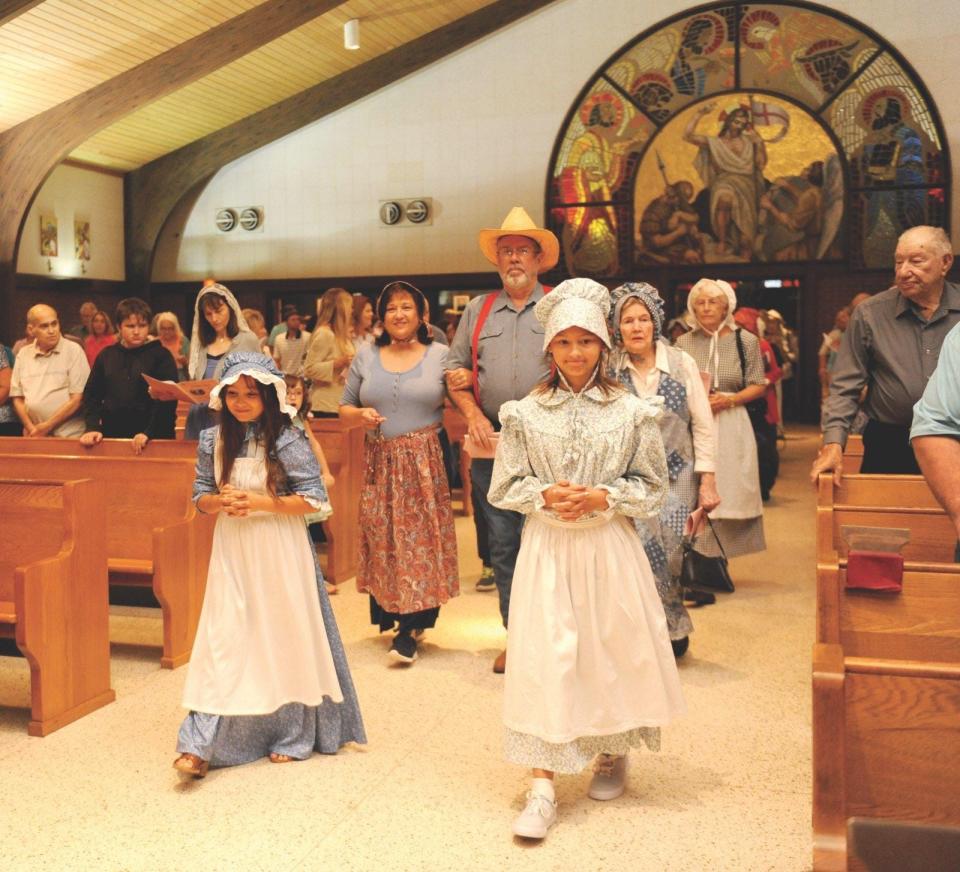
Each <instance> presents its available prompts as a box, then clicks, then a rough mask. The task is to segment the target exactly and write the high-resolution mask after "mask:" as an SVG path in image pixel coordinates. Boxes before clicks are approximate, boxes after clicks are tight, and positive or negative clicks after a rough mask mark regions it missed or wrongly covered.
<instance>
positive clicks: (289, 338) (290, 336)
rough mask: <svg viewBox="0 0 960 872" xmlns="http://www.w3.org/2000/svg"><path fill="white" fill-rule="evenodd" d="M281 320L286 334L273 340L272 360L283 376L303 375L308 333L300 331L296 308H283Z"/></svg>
mask: <svg viewBox="0 0 960 872" xmlns="http://www.w3.org/2000/svg"><path fill="white" fill-rule="evenodd" d="M283 320H284V321H286V324H287V329H286V332H284V333H280V334H278V335H277V336H276V337H275V339H274V340H273V359H274V360H275V361H276V362H277V366H278V367H279V368H280V371H281V372H282V373H283V374H284V375H303V362H304V360H305V359H306V357H307V346H308V345H309V344H310V333H309V331H307V330H304V329H302V327H301V323H300V315H299V314H297V307H296V306H292V305H286V306H284V307H283Z"/></svg>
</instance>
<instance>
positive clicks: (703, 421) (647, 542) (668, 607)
mask: <svg viewBox="0 0 960 872" xmlns="http://www.w3.org/2000/svg"><path fill="white" fill-rule="evenodd" d="M610 298H611V302H612V303H613V309H612V311H611V316H610V328H611V333H612V334H613V339H614V343H615V348H614V351H613V352H612V354H611V356H610V370H611V375H613V377H614V378H616V379H617V380H618V381H619V382H620V383H621V384H622V385H623V386H624V387H625V388H626V389H627V390H628V391H630V392H631V393H633V394H635V395H636V396H638V397H645V398H649V397H658V398H659V400H660V402H662V404H663V413H662V415H661V417H660V421H659V424H660V435H661V436H662V437H663V446H664V449H665V450H666V454H667V473H668V476H669V480H670V482H669V489H668V492H667V498H666V500H665V501H664V504H663V507H662V508H661V510H660V514H659V515H656V516H653V517H649V518H634V525H635V526H636V528H637V532H638V533H639V534H640V538H641V540H642V541H643V549H644V551H645V552H646V554H647V559H648V560H649V561H650V568H651V569H652V570H653V575H654V578H655V579H656V582H657V593H659V594H660V601H661V602H662V603H663V610H664V612H666V615H667V629H668V630H669V632H670V643H671V645H672V646H673V653H674V654H675V655H676V656H677V657H682V656H683V655H684V654H685V653H686V650H687V647H688V645H689V642H690V639H689V636H690V633H691V632H693V623H692V622H691V621H690V615H689V614H688V613H687V610H686V609H685V608H684V606H683V592H682V590H681V588H680V552H681V548H680V543H681V539H682V537H683V531H684V526H685V524H686V522H687V517H688V516H689V514H690V512H691V511H693V509H695V508H696V507H697V506H698V505H699V506H701V507H702V508H704V509H705V510H706V511H708V512H710V511H713V509H715V508H716V507H717V506H718V505H720V496H719V494H718V493H717V486H716V476H715V475H714V470H715V468H716V467H715V466H714V455H713V415H712V414H711V412H710V401H709V399H708V398H707V391H706V388H705V387H704V385H703V380H702V379H701V377H700V372H699V369H698V368H697V363H696V361H695V360H694V359H693V358H692V357H690V355H689V354H687V353H686V352H685V351H681V350H680V349H679V348H673V347H671V346H670V345H668V344H667V343H666V342H665V341H661V340H662V339H663V334H662V330H663V300H662V299H661V297H660V293H659V292H658V291H657V289H656V288H654V287H653V286H652V285H648V284H647V283H646V282H628V283H627V284H625V285H620V287H619V288H615V289H614V290H613V291H612V292H611V294H610Z"/></svg>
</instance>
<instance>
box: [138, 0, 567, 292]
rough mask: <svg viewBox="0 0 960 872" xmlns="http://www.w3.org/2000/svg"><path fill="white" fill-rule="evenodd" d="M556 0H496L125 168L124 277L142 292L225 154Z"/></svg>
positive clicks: (266, 139) (268, 138)
mask: <svg viewBox="0 0 960 872" xmlns="http://www.w3.org/2000/svg"><path fill="white" fill-rule="evenodd" d="M553 2H555V0H497V2H494V3H491V4H490V5H489V6H486V7H484V8H483V9H479V10H477V11H476V12H473V13H470V14H469V15H465V16H464V17H462V18H459V19H457V20H456V21H453V22H451V23H450V24H447V25H444V26H443V27H440V28H437V29H436V30H433V31H431V32H430V33H427V34H424V35H423V36H421V37H418V38H417V39H414V40H412V41H410V42H408V43H406V44H404V45H401V46H398V47H397V48H395V49H393V50H392V51H389V52H386V53H385V54H382V55H380V56H379V57H377V58H374V59H373V60H370V61H367V62H366V63H363V64H361V65H360V66H357V67H355V68H354V69H352V70H348V71H347V72H344V73H341V74H339V75H337V76H334V77H333V78H330V79H327V80H326V81H324V82H321V83H320V84H318V85H315V86H313V87H311V88H308V89H306V90H304V91H301V92H299V93H298V94H294V95H293V96H292V97H288V98H287V99H286V100H281V101H280V102H279V103H275V104H274V105H272V106H268V107H267V108H266V109H262V110H260V111H259V112H256V113H254V114H253V115H250V116H248V117H247V118H244V119H241V120H240V121H238V122H236V123H234V124H231V125H229V126H228V127H224V128H223V129H221V130H218V131H216V132H214V133H211V134H209V135H208V136H205V137H203V138H202V139H198V140H196V141H195V142H192V143H190V144H189V145H185V146H183V147H182V148H179V149H177V150H176V151H173V152H171V153H170V154H167V155H164V156H163V157H161V158H157V159H156V160H154V161H151V162H150V163H148V164H145V165H144V166H142V167H141V168H140V169H138V170H134V171H132V172H130V173H128V174H127V177H126V180H125V183H124V190H125V208H124V220H125V223H126V246H127V247H126V255H127V281H128V283H130V285H131V287H132V288H134V290H135V291H139V292H141V293H147V291H148V289H149V285H150V276H151V273H152V269H153V257H154V252H155V249H156V245H157V241H158V239H159V236H160V233H161V231H162V230H163V226H164V224H165V223H166V222H167V220H168V218H169V217H170V215H171V213H172V212H173V210H174V208H175V207H176V205H177V203H178V202H179V201H180V200H181V198H183V197H184V196H187V195H188V193H189V194H190V195H191V196H196V195H197V187H198V185H199V186H201V190H202V186H203V185H205V184H206V183H207V182H208V181H209V180H210V179H211V178H213V176H214V175H215V174H216V172H217V171H218V170H219V169H221V168H222V167H223V166H225V165H226V164H228V163H230V162H231V161H234V160H237V159H238V158H240V157H243V156H244V155H246V154H249V153H250V152H252V151H254V150H256V149H258V148H262V147H263V146H265V145H269V144H270V143H271V142H274V141H275V140H277V139H280V138H281V137H283V136H287V135H288V134H290V133H292V132H294V131H295V130H299V129H301V128H302V127H305V126H306V125H308V124H311V123H313V122H314V121H317V120H319V119H320V118H323V117H324V116H326V115H329V114H330V113H332V112H336V111H337V110H338V109H342V108H343V107H345V106H348V105H350V104H351V103H353V102H355V101H357V100H359V99H361V98H362V97H366V96H367V95H369V94H372V93H374V92H375V91H379V90H380V89H382V88H384V87H386V86H387V85H390V84H391V83H393V82H396V81H398V80H399V79H402V78H404V77H405V76H408V75H410V74H411V73H414V72H416V71H417V70H420V69H423V68H424V67H426V66H428V65H430V64H432V63H434V62H436V61H438V60H441V59H442V58H444V57H446V56H447V55H449V54H451V53H452V52H455V51H457V50H459V49H461V48H463V47H464V46H467V45H470V44H471V43H472V42H475V41H476V40H478V39H481V38H482V37H485V36H487V35H488V34H490V33H493V32H494V31H496V30H499V29H500V28H502V27H504V26H505V25H507V24H510V23H512V22H514V21H516V20H518V19H520V18H523V17H524V16H526V15H529V14H530V13H531V12H535V11H536V10H538V9H540V8H542V7H544V6H548V5H550V4H551V3H553Z"/></svg>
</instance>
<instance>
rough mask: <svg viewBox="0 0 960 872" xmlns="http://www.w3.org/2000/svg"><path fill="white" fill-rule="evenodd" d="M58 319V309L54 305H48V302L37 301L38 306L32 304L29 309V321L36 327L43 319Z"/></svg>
mask: <svg viewBox="0 0 960 872" xmlns="http://www.w3.org/2000/svg"><path fill="white" fill-rule="evenodd" d="M51 319H53V320H56V319H57V310H56V309H54V308H53V307H52V306H48V305H47V304H46V303H37V305H36V306H31V307H30V308H29V309H28V310H27V323H28V324H30V325H31V326H33V327H36V326H37V324H38V323H40V322H41V321H49V320H51Z"/></svg>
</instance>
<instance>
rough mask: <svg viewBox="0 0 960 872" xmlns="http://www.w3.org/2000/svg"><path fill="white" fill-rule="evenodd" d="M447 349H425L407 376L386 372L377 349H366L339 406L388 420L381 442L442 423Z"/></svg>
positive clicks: (438, 346) (349, 376) (354, 365)
mask: <svg viewBox="0 0 960 872" xmlns="http://www.w3.org/2000/svg"><path fill="white" fill-rule="evenodd" d="M447 351H448V349H447V347H446V346H445V345H441V344H440V343H439V342H433V343H431V344H430V345H428V346H427V351H426V354H424V355H423V357H422V358H421V359H420V362H419V363H418V364H417V365H416V366H415V367H413V368H412V369H409V370H407V371H406V372H389V371H387V370H386V369H384V368H383V364H382V363H381V362H380V348H379V346H376V345H365V346H363V347H362V348H361V349H360V350H359V351H358V352H357V356H356V357H354V358H353V363H351V364H350V372H349V373H348V374H347V383H346V385H345V387H344V389H343V397H342V399H341V400H340V403H341V405H344V406H355V407H356V408H358V409H360V408H373V409H376V410H377V411H378V412H379V413H380V414H381V415H383V417H384V418H386V419H387V420H386V421H384V422H383V423H382V424H381V425H380V433H381V435H382V436H383V438H384V439H393V438H394V437H395V436H402V435H403V434H404V433H410V432H411V431H413V430H420V429H422V428H423V427H428V426H430V425H431V424H439V423H440V421H442V420H443V398H444V391H445V389H444V381H443V374H444V371H445V370H446V367H447Z"/></svg>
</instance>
